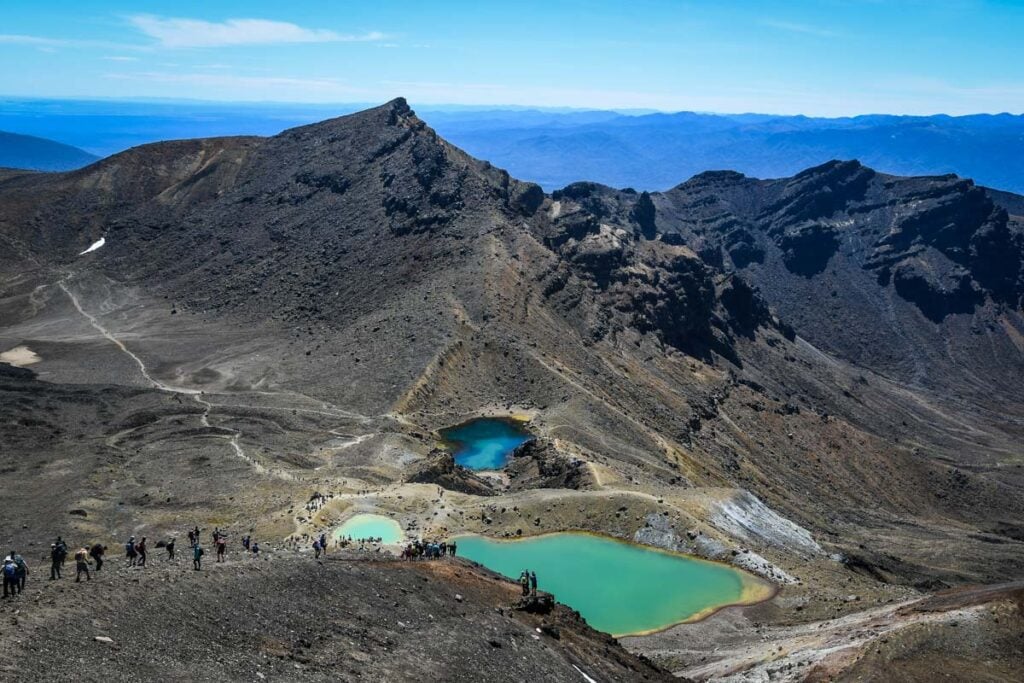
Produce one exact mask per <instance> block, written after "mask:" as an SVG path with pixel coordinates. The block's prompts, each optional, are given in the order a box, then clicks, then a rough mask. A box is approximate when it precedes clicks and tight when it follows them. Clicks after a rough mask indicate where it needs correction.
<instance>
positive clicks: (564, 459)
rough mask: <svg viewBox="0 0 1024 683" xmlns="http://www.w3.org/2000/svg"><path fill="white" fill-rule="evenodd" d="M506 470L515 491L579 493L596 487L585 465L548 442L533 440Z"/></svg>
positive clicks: (524, 446) (512, 459)
mask: <svg viewBox="0 0 1024 683" xmlns="http://www.w3.org/2000/svg"><path fill="white" fill-rule="evenodd" d="M505 469H506V471H507V472H508V475H509V478H510V480H511V485H512V488H513V489H514V490H523V489H577V490H578V489H587V488H590V487H591V486H593V484H594V481H593V476H592V475H591V472H590V468H589V467H587V464H586V463H585V462H583V461H582V460H580V459H578V458H572V457H569V456H567V455H565V454H564V453H561V452H559V451H558V449H557V448H555V445H554V443H552V442H551V440H550V439H546V438H536V439H531V440H530V441H527V442H526V443H524V444H522V445H521V446H519V447H518V448H516V449H515V451H514V452H513V454H512V458H511V460H510V461H509V463H508V465H507V466H506V468H505Z"/></svg>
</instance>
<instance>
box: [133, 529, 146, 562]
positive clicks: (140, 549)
mask: <svg viewBox="0 0 1024 683" xmlns="http://www.w3.org/2000/svg"><path fill="white" fill-rule="evenodd" d="M135 552H137V553H138V554H139V565H138V566H140V567H145V566H146V537H145V536H143V537H142V540H141V541H139V543H138V545H136V546H135Z"/></svg>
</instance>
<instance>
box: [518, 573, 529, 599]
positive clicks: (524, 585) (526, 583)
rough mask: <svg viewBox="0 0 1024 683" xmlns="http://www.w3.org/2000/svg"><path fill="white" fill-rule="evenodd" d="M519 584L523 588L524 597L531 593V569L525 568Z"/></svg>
mask: <svg viewBox="0 0 1024 683" xmlns="http://www.w3.org/2000/svg"><path fill="white" fill-rule="evenodd" d="M519 586H520V587H521V588H522V589H523V597H524V598H525V597H526V596H527V595H529V594H530V570H528V569H524V570H523V573H522V574H520V575H519Z"/></svg>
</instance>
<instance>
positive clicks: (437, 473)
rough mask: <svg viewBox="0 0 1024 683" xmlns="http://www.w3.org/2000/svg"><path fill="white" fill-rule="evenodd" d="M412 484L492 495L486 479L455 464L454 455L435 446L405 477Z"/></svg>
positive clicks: (493, 493) (491, 489)
mask: <svg viewBox="0 0 1024 683" xmlns="http://www.w3.org/2000/svg"><path fill="white" fill-rule="evenodd" d="M406 481H408V482H410V483H413V484H436V485H437V486H440V487H441V488H443V489H447V490H449V491H460V492H462V493H469V494H472V495H474V496H493V495H495V491H494V489H493V488H492V487H491V485H490V484H489V483H488V482H487V480H485V479H483V478H481V477H478V476H477V475H475V474H473V472H472V471H470V470H468V469H466V468H465V467H462V466H460V465H456V464H455V457H454V456H453V455H452V454H451V453H449V452H448V451H445V450H442V449H440V448H435V449H434V450H432V451H431V452H430V454H429V455H428V456H427V457H426V458H425V459H424V460H422V461H421V462H419V463H418V464H417V465H416V466H415V467H414V468H413V470H412V471H411V472H410V473H409V475H408V476H407V477H406Z"/></svg>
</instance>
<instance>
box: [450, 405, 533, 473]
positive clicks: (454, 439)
mask: <svg viewBox="0 0 1024 683" xmlns="http://www.w3.org/2000/svg"><path fill="white" fill-rule="evenodd" d="M440 434H441V438H442V439H444V441H445V443H447V444H448V445H449V446H450V447H451V448H452V453H453V455H454V456H455V462H456V463H457V464H459V465H462V466H463V467H468V468H469V469H471V470H496V469H501V468H502V467H504V466H505V463H506V462H508V459H509V457H510V456H511V455H512V451H514V450H515V449H516V447H517V446H519V445H521V444H524V443H526V442H527V441H529V440H530V439H532V438H533V437H532V436H531V435H530V433H529V432H528V431H526V430H525V429H524V428H523V427H522V426H521V425H520V424H519V423H518V422H516V421H515V420H509V419H501V418H480V419H477V420H470V421H469V422H466V423H464V424H461V425H457V426H455V427H449V428H447V429H442V430H441V432H440Z"/></svg>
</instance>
